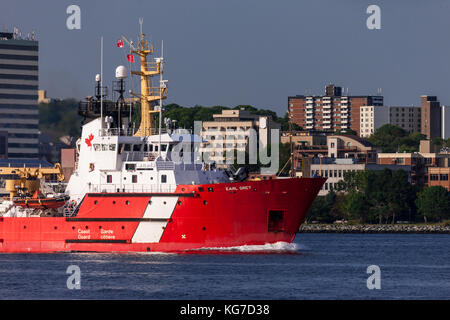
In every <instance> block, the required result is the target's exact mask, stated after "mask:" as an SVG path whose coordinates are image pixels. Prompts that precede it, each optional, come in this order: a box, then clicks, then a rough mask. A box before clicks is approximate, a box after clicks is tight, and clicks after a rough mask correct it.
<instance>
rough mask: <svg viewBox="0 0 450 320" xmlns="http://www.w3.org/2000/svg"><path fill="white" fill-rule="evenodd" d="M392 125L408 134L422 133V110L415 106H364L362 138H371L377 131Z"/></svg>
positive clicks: (362, 112)
mask: <svg viewBox="0 0 450 320" xmlns="http://www.w3.org/2000/svg"><path fill="white" fill-rule="evenodd" d="M388 123H389V124H392V125H394V126H397V127H400V128H402V129H404V130H406V131H408V132H410V133H411V132H420V125H421V110H420V108H419V107H415V106H401V107H400V106H362V107H361V108H360V130H359V131H360V136H361V137H369V136H370V135H372V134H373V133H374V132H375V130H376V129H378V128H379V127H381V126H383V125H385V124H388Z"/></svg>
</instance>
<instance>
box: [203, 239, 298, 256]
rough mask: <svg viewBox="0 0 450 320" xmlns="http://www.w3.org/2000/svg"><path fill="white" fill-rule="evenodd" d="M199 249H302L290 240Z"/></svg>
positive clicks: (293, 251) (237, 250) (241, 250)
mask: <svg viewBox="0 0 450 320" xmlns="http://www.w3.org/2000/svg"><path fill="white" fill-rule="evenodd" d="M196 250H199V251H209V250H211V251H231V252H262V253H263V252H269V253H270V252H282V253H295V252H297V251H299V250H300V247H299V246H298V245H297V244H296V243H289V242H282V241H279V242H275V243H266V244H263V245H242V246H235V247H208V248H200V249H196Z"/></svg>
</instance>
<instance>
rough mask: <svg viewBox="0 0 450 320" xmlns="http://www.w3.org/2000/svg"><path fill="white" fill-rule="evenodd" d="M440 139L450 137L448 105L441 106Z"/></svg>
mask: <svg viewBox="0 0 450 320" xmlns="http://www.w3.org/2000/svg"><path fill="white" fill-rule="evenodd" d="M441 111H442V115H441V117H442V135H441V137H442V139H445V140H447V139H448V138H450V106H442V107H441Z"/></svg>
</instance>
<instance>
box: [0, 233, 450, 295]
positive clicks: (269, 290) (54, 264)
mask: <svg viewBox="0 0 450 320" xmlns="http://www.w3.org/2000/svg"><path fill="white" fill-rule="evenodd" d="M449 248H450V235H445V234H430V235H424V234H298V235H297V237H296V239H295V241H294V243H293V244H277V245H273V246H255V247H252V246H250V247H248V246H244V247H238V248H232V249H227V250H223V249H220V248H215V249H211V250H204V251H199V252H196V253H189V254H158V253H150V254H147V253H146V254H92V253H82V254H78V253H77V254H75V253H74V254H2V255H0V297H1V298H0V299H227V300H228V299H246V300H247V299H269V300H272V299H277V300H278V299H449V298H450V249H449ZM71 265H72V266H78V267H79V270H80V274H79V275H80V277H79V280H80V281H79V284H80V289H69V288H68V286H67V282H68V278H69V277H70V276H71V274H68V273H67V269H68V267H69V266H71ZM371 265H376V266H378V267H379V268H380V280H381V281H380V285H381V288H380V289H372V290H369V289H368V287H367V279H368V278H369V277H370V276H371V274H368V273H367V268H368V266H371ZM69 282H70V281H69Z"/></svg>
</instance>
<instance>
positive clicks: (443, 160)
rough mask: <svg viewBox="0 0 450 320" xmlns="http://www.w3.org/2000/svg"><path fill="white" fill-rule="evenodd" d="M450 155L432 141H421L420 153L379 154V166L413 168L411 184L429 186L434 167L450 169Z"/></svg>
mask: <svg viewBox="0 0 450 320" xmlns="http://www.w3.org/2000/svg"><path fill="white" fill-rule="evenodd" d="M449 163H450V153H448V152H441V151H440V150H439V147H438V146H436V145H433V143H432V142H431V141H430V140H421V141H420V147H419V152H414V153H408V152H395V153H378V164H384V165H401V166H405V165H406V166H409V167H410V168H411V183H412V184H417V185H422V186H423V185H427V183H428V172H429V170H430V168H432V167H449Z"/></svg>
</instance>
